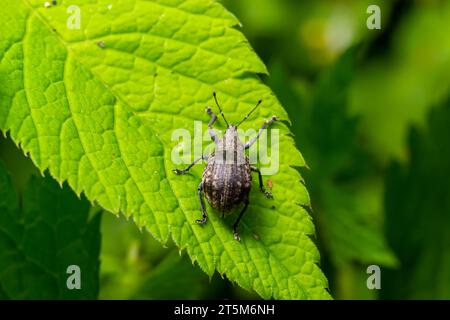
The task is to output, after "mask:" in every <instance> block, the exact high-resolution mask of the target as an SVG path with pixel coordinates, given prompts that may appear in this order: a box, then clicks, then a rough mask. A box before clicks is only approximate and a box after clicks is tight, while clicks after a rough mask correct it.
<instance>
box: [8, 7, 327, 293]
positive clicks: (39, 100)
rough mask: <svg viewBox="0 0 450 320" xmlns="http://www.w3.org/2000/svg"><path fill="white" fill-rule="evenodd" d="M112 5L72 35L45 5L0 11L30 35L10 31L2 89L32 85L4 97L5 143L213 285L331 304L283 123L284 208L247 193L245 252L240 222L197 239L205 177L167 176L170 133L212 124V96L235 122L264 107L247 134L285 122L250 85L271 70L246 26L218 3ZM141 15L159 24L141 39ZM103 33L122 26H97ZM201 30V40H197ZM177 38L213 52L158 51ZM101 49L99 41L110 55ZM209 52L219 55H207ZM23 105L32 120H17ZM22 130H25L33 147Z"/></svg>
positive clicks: (279, 181) (214, 224) (60, 14)
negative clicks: (238, 234)
mask: <svg viewBox="0 0 450 320" xmlns="http://www.w3.org/2000/svg"><path fill="white" fill-rule="evenodd" d="M82 3H83V2H82ZM86 3H87V2H86ZM112 3H113V7H112V9H111V10H110V11H107V9H105V8H106V2H102V1H98V2H92V4H89V5H86V7H85V6H84V5H80V6H81V9H82V11H81V12H82V19H83V20H82V21H84V22H83V23H85V24H86V25H87V26H88V27H89V28H88V27H86V25H84V26H85V28H82V30H79V31H71V30H69V31H68V30H67V29H66V28H65V22H66V18H67V16H66V15H65V14H64V12H65V11H64V10H65V7H64V5H61V6H56V7H53V8H43V7H41V4H40V2H39V1H29V2H18V3H17V4H16V3H14V4H8V6H10V7H11V8H8V7H7V8H6V9H5V10H2V11H0V15H1V17H2V19H7V20H8V18H5V16H7V17H9V20H14V18H17V15H19V14H20V15H22V16H24V17H27V18H25V19H24V20H25V23H26V26H27V27H28V28H25V27H23V26H16V27H14V26H13V27H11V28H10V29H11V30H7V31H9V32H7V33H6V35H7V38H6V41H5V40H4V41H2V42H1V43H2V45H1V46H0V48H6V49H3V51H1V53H2V54H3V55H9V56H11V55H12V58H13V59H11V58H9V60H4V61H2V64H0V77H1V78H2V79H3V80H8V75H9V74H11V73H10V72H8V71H10V68H11V65H12V64H13V62H15V61H17V63H16V65H15V67H16V68H17V72H18V73H19V74H21V75H22V76H24V77H22V78H24V79H26V78H27V77H29V79H28V81H23V82H21V81H20V80H17V79H13V80H15V81H12V82H15V84H16V86H15V87H13V88H7V89H6V90H5V89H4V90H3V91H1V95H2V97H5V99H4V100H3V101H4V102H3V105H2V106H5V109H7V110H8V115H7V116H5V115H3V114H0V123H3V125H2V127H1V128H2V130H4V131H7V130H10V131H11V134H12V136H13V138H14V139H15V141H16V142H20V143H21V144H22V147H23V149H24V150H25V152H30V154H31V157H32V159H34V161H35V162H36V164H37V166H38V167H39V168H40V170H42V171H43V170H45V169H49V171H50V173H51V174H52V176H54V177H55V178H56V179H57V180H59V181H63V180H67V181H68V182H69V185H70V186H71V187H72V188H73V189H74V190H75V191H76V192H77V193H81V192H84V193H85V194H86V196H87V197H88V199H90V200H91V201H95V202H98V203H99V204H100V205H101V206H102V207H104V208H106V209H108V210H109V211H112V212H123V213H124V214H125V215H126V216H127V217H133V219H134V220H135V222H136V223H137V225H138V226H140V227H145V228H147V229H149V231H150V232H151V233H152V235H153V236H154V237H155V238H157V239H158V240H160V241H162V242H163V243H164V242H166V241H167V240H168V237H169V236H170V235H171V236H172V238H173V239H174V241H175V242H176V244H177V245H178V246H179V247H180V248H181V249H187V251H188V253H189V255H190V257H191V259H192V260H193V261H197V262H198V263H199V265H200V267H201V268H202V269H203V270H204V271H205V272H206V273H208V274H209V275H212V273H213V272H215V270H217V271H218V272H219V273H221V274H226V275H227V277H228V278H229V279H230V280H232V281H234V282H237V283H238V284H239V285H241V286H242V287H244V288H247V289H254V290H255V291H257V292H258V293H259V294H260V295H261V296H262V297H264V298H269V297H271V296H273V297H275V298H285V299H287V298H328V297H329V294H328V292H327V291H326V289H325V288H326V287H327V282H326V279H325V277H324V276H323V274H322V273H321V271H320V269H319V268H318V267H317V262H318V261H319V253H318V251H317V249H316V247H315V245H314V244H313V242H312V241H311V239H310V235H313V234H314V226H313V224H312V222H311V220H310V217H309V215H308V213H307V212H306V210H305V209H304V208H303V207H301V206H299V205H298V204H302V205H305V206H308V205H309V196H308V194H307V191H306V188H304V186H303V185H302V184H301V183H300V181H302V180H303V179H302V177H301V176H300V174H299V173H298V171H296V170H295V169H293V167H292V166H302V165H304V161H303V158H302V157H301V154H300V152H299V151H298V150H297V149H295V148H292V147H293V141H292V138H291V137H290V133H289V129H288V128H287V127H286V126H285V125H284V124H283V123H280V124H277V128H278V129H280V131H281V134H280V142H279V144H280V149H281V150H284V151H286V152H285V153H282V154H281V155H280V170H279V173H278V174H277V175H274V176H273V177H271V179H272V180H273V181H274V184H275V186H276V187H275V188H274V190H273V193H274V196H275V200H274V202H270V200H266V199H264V198H263V197H262V195H261V194H259V193H258V192H257V191H253V192H252V194H251V197H252V199H255V200H254V202H253V203H252V205H251V206H250V209H249V213H248V215H247V216H246V217H244V220H243V224H242V230H243V234H244V236H243V241H242V243H240V244H239V243H237V242H235V241H234V240H233V237H232V234H231V232H230V229H229V225H230V222H231V221H223V220H221V219H219V218H217V217H216V216H215V215H214V214H210V220H209V223H208V224H207V225H205V226H204V227H203V228H202V227H199V226H197V225H195V223H194V221H195V219H196V218H197V217H198V215H199V206H198V202H197V198H196V193H195V190H196V187H197V185H198V183H199V177H200V175H201V174H200V168H197V169H195V171H194V172H193V174H192V175H190V176H185V177H176V176H174V175H172V174H171V169H172V167H173V163H172V162H171V160H170V155H171V148H172V147H173V145H174V143H173V142H172V140H171V132H172V130H173V129H175V128H186V129H188V130H189V131H190V132H192V131H193V130H192V129H191V127H192V123H193V121H194V120H198V119H202V120H206V119H207V117H206V115H205V114H204V113H203V110H204V107H205V105H206V104H209V103H211V93H212V91H213V90H216V91H217V92H218V94H219V95H220V97H221V103H222V104H223V105H224V110H225V112H226V113H227V115H228V116H229V118H230V119H232V120H237V119H239V118H240V117H241V115H242V114H244V113H245V112H246V111H248V110H249V109H250V108H251V107H252V106H253V105H254V103H255V101H257V100H258V99H259V98H260V97H263V98H264V99H265V102H264V106H263V107H261V109H259V110H258V114H257V115H256V114H255V115H254V117H252V118H251V119H249V121H248V122H246V124H245V126H246V127H247V128H250V127H256V128H259V126H260V125H261V123H260V122H262V119H263V118H267V117H269V116H271V115H272V114H277V115H278V116H279V117H280V118H281V119H283V120H288V119H287V114H286V112H285V111H284V109H283V108H282V107H281V105H280V104H279V102H278V101H277V99H276V98H275V96H274V95H273V93H272V92H271V91H270V89H268V88H267V87H266V86H265V85H263V84H262V83H261V81H260V80H259V78H258V77H257V76H255V75H254V73H255V72H258V73H264V72H266V70H265V67H264V65H263V64H262V62H261V61H260V60H259V58H258V57H257V56H256V55H255V54H254V52H253V50H252V49H251V47H250V46H249V45H248V43H247V42H246V40H245V37H244V36H243V35H242V34H241V33H240V32H239V31H237V30H236V29H234V28H233V27H234V26H235V24H236V23H237V20H236V19H235V18H234V17H232V16H231V14H229V13H228V12H227V11H226V10H225V9H224V8H223V7H222V6H221V5H219V4H217V3H211V2H209V1H175V3H176V4H177V5H178V7H177V8H167V6H169V4H170V3H174V2H170V1H130V2H127V4H123V3H118V2H112ZM161 6H162V7H163V8H165V9H161ZM115 8H117V11H114V10H115ZM89 9H91V10H89ZM105 10H106V11H105ZM185 11H186V13H183V12H185ZM205 12H206V14H204V13H205ZM156 13H158V15H157V16H156V18H157V20H156V21H155V20H154V19H153V18H152V14H156ZM142 15H148V16H149V17H150V18H149V21H150V22H148V23H149V24H151V21H153V25H151V27H152V28H150V29H145V26H146V22H145V21H143V20H142V19H141V20H140V19H138V18H139V17H142ZM112 17H114V19H112ZM136 17H138V18H136ZM152 19H153V20H152ZM165 19H167V20H165ZM9 20H8V21H9ZM105 21H106V22H108V21H117V24H116V25H115V26H110V24H109V23H106V24H102V23H105ZM136 21H138V22H136ZM186 21H187V22H186ZM22 22H23V21H22ZM133 23H134V24H133ZM158 24H159V25H158ZM193 24H195V25H199V26H201V28H200V31H199V33H198V34H195V35H193V36H192V38H189V36H190V35H189V31H191V32H192V31H193V28H192V25H193ZM105 26H106V27H105ZM176 26H178V29H176V28H175V27H176ZM186 26H187V27H186ZM139 27H141V28H143V29H141V31H140V32H141V33H144V36H145V37H144V36H143V37H142V38H143V40H140V36H138V37H136V35H134V34H128V36H121V37H120V38H118V37H109V38H107V37H106V34H107V33H108V32H110V30H114V32H118V33H120V32H123V31H124V30H125V31H126V32H129V31H130V30H132V31H133V32H134V30H135V29H137V30H138V28H139ZM166 27H167V28H166ZM21 28H22V29H21ZM173 28H175V31H176V33H175V36H174V35H173V34H172V35H170V37H171V38H174V39H176V34H179V35H180V36H181V37H182V39H190V40H189V41H193V40H192V39H194V40H198V41H200V40H204V35H205V34H206V35H208V37H207V38H206V39H207V41H206V40H204V41H200V42H199V43H200V44H199V43H195V44H186V43H185V42H186V41H188V40H184V42H181V41H180V40H179V39H176V41H172V40H171V41H167V42H164V43H162V42H161V41H160V40H161V39H160V38H161V37H167V34H165V32H168V31H167V30H169V31H170V30H172V29H173ZM15 29H16V30H15ZM54 29H56V31H54ZM142 30H144V31H145V32H144V31H142ZM155 30H156V31H155ZM205 30H206V31H205ZM211 30H212V31H211ZM18 31H22V32H23V36H22V38H20V37H19V40H21V41H19V48H16V47H14V49H13V50H16V51H17V52H16V51H14V52H12V51H11V50H10V49H7V48H8V47H10V46H8V45H4V43H11V42H13V40H14V39H17V34H18V33H19V34H20V32H18ZM210 32H212V34H213V35H212V36H211V35H209V33H210ZM85 34H87V37H88V38H87V39H85V38H83V37H84V36H85ZM155 34H158V36H160V38H158V37H155ZM8 36H9V39H8ZM25 36H26V37H25ZM24 37H25V41H24V40H23V39H24ZM99 39H100V40H99ZM121 39H122V40H121ZM80 41H81V42H80ZM98 41H104V47H103V46H99V45H98V44H97V42H98ZM20 44H21V45H22V46H20ZM211 44H215V45H216V49H214V50H219V49H220V50H222V52H220V53H219V54H218V53H217V52H211V50H213V49H211V48H210V46H211ZM24 47H25V48H28V50H31V51H32V55H31V58H30V59H32V61H29V62H28V63H24V61H23V60H26V59H21V58H22V57H23V56H24V55H25V52H26V50H24ZM192 47H194V51H195V52H197V56H196V55H195V53H193V49H192ZM200 47H201V49H200ZM205 47H207V48H208V49H205ZM130 48H131V49H130ZM161 48H163V50H162V49H161ZM197 48H198V49H197ZM217 48H219V49H217ZM127 50H133V51H132V52H131V53H130V52H127ZM161 50H162V53H161ZM177 50H178V51H177ZM20 51H21V52H20ZM174 52H175V53H174ZM224 52H226V53H224ZM223 57H225V60H224V59H223ZM5 61H7V63H5ZM5 78H6V79H5ZM36 78H37V79H36ZM155 79H156V80H155ZM33 80H38V81H33ZM18 92H20V93H22V92H25V93H26V94H27V95H29V97H28V99H27V100H26V101H24V99H22V100H20V101H17V100H16V95H17V93H18ZM22 103H24V104H25V105H27V106H28V107H29V110H30V111H28V112H27V110H22V108H23V106H22ZM11 114H12V116H11ZM49 115H50V116H49ZM58 117H59V118H58ZM23 118H25V119H26V120H27V125H28V126H29V129H27V130H25V131H26V133H25V134H24V133H23V132H22V131H23V130H22V129H21V126H22V124H21V123H20V122H21V121H20V119H23ZM31 120H32V121H31ZM52 121H53V122H52ZM22 122H24V121H22ZM51 124H53V126H52V125H51ZM33 125H34V126H33ZM33 128H34V129H33ZM41 146H42V147H43V149H42V147H41ZM40 147H41V148H40ZM288 150H289V152H290V153H288V152H287V151H288ZM272 205H276V209H271V206H272ZM208 210H209V211H210V210H211V208H208ZM281 230H283V231H284V233H283V232H281ZM252 233H259V235H258V236H260V238H261V240H260V241H258V240H256V239H254V238H252V236H251V235H252Z"/></svg>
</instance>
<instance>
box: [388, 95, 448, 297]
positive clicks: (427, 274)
mask: <svg viewBox="0 0 450 320" xmlns="http://www.w3.org/2000/svg"><path fill="white" fill-rule="evenodd" d="M449 123H450V101H447V102H446V103H445V104H444V105H443V106H441V107H439V108H434V109H433V110H432V111H431V114H430V116H429V119H428V128H427V130H420V131H419V130H417V129H414V130H413V131H412V132H411V134H410V139H409V146H410V148H409V154H410V159H409V164H407V165H401V164H399V163H398V162H394V163H392V165H391V167H390V170H389V172H388V176H387V179H386V195H385V199H386V200H385V207H386V228H387V234H388V240H389V243H390V244H391V245H392V248H393V249H394V251H395V252H396V253H397V254H398V257H399V259H400V262H401V267H400V268H399V269H398V270H386V272H384V273H383V277H384V279H385V280H384V281H383V283H384V284H385V285H384V286H383V290H382V294H383V296H382V297H383V298H389V299H398V298H400V299H450V287H449V285H448V284H449V283H450V237H449V235H450V211H449V208H450V189H449V188H448V184H449V180H450V154H449V153H448V150H450V140H449V139H448V137H449V136H450V126H449Z"/></svg>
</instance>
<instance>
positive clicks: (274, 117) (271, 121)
mask: <svg viewBox="0 0 450 320" xmlns="http://www.w3.org/2000/svg"><path fill="white" fill-rule="evenodd" d="M277 120H278V118H277V117H276V116H273V117H272V118H270V119H269V120H267V121H266V122H264V124H263V125H262V127H261V129H259V131H258V134H257V135H256V137H254V138H253V139H252V140H250V141H249V142H247V143H246V144H245V149H248V148H250V147H251V146H252V145H253V144H254V143H255V142H256V141H257V140H258V139H259V137H260V136H261V134H262V133H263V132H264V129H265V128H266V127H267V126H269V125H271V124H272V123H274V122H275V121H277Z"/></svg>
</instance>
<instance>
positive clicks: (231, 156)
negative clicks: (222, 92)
mask: <svg viewBox="0 0 450 320" xmlns="http://www.w3.org/2000/svg"><path fill="white" fill-rule="evenodd" d="M213 97H214V101H215V102H216V105H217V107H218V108H219V111H220V114H221V116H222V118H223V120H224V121H225V123H226V125H227V130H226V131H225V135H224V137H223V138H222V139H219V138H218V137H217V134H216V132H215V131H214V129H213V128H212V125H213V124H214V122H215V121H216V120H217V116H216V115H215V114H214V112H213V111H212V110H211V108H209V107H208V108H206V112H207V113H208V114H209V115H210V116H211V120H210V121H209V123H208V131H209V134H210V136H211V139H212V140H213V141H214V143H215V145H216V147H215V151H214V152H213V153H212V154H210V155H209V156H201V157H199V158H198V159H195V160H194V162H192V163H191V164H190V165H189V166H187V167H186V168H185V169H182V170H180V169H174V170H173V171H174V172H175V173H176V174H185V173H186V172H188V171H189V169H191V168H192V167H193V166H194V165H195V164H196V163H197V162H199V161H200V160H205V161H207V164H206V167H205V170H204V171H203V177H202V181H201V182H200V185H199V186H198V189H197V190H198V197H199V200H200V207H201V210H202V218H201V219H199V220H197V221H196V222H197V223H199V224H204V223H205V222H206V219H207V214H206V208H205V202H204V199H203V193H204V194H205V196H206V199H207V200H208V202H209V204H210V205H211V206H212V207H213V208H214V209H216V210H218V211H220V212H221V213H222V217H224V216H225V215H226V214H229V213H230V212H231V210H232V209H234V208H235V207H236V206H238V205H239V204H241V203H244V207H243V208H242V210H241V212H240V213H239V216H238V218H237V220H236V222H235V223H234V225H233V234H234V238H235V239H236V240H238V241H240V237H239V233H238V231H237V227H238V225H239V221H240V220H241V218H242V216H243V215H244V213H245V211H246V210H247V207H248V204H249V193H250V189H251V182H252V175H251V172H257V173H258V178H259V188H260V190H261V192H263V193H264V195H265V196H266V197H267V198H272V194H271V193H270V192H268V191H266V189H265V187H264V184H263V180H262V175H261V171H260V170H259V169H258V168H257V167H255V166H251V165H250V161H249V158H248V156H247V155H245V150H246V149H249V148H250V147H251V146H252V145H253V144H254V143H255V142H256V141H257V140H258V138H259V137H260V136H261V134H262V133H263V131H264V129H265V128H266V127H267V126H269V125H270V124H272V123H273V122H275V121H276V120H277V117H276V116H273V117H271V118H270V119H269V120H267V121H266V122H264V124H263V125H262V127H261V128H260V129H259V132H258V134H257V135H256V137H254V138H253V139H251V140H250V141H248V142H247V143H245V144H243V143H242V142H241V141H240V140H239V136H238V131H237V128H238V127H239V126H240V125H241V124H242V123H243V122H244V121H245V120H247V119H248V117H249V116H250V115H251V114H252V113H253V111H255V110H256V109H257V108H258V107H259V105H260V104H261V102H262V100H259V101H258V103H257V104H256V106H255V107H254V108H253V109H252V110H251V111H250V112H249V113H248V114H247V115H246V116H245V117H244V118H243V119H242V120H241V121H240V122H239V123H238V124H237V125H233V124H228V121H227V119H226V118H225V115H224V114H223V112H222V108H221V107H220V105H219V102H218V101H217V96H216V93H215V92H214V93H213Z"/></svg>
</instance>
